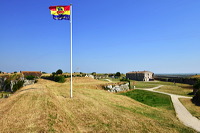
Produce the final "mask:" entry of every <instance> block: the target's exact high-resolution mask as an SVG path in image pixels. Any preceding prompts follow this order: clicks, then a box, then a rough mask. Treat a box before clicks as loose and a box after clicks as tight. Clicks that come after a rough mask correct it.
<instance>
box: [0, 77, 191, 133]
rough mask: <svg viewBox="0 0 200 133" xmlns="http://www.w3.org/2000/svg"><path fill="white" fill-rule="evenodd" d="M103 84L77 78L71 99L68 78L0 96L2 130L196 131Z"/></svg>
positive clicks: (42, 80) (162, 112)
mask: <svg viewBox="0 0 200 133" xmlns="http://www.w3.org/2000/svg"><path fill="white" fill-rule="evenodd" d="M105 83H106V82H104V81H98V80H94V79H90V78H75V79H74V90H73V96H74V97H73V98H72V99H70V98H69V92H70V90H69V81H67V82H65V83H63V84H62V83H56V82H53V81H48V80H44V79H40V80H39V81H38V82H37V83H36V84H34V85H30V86H26V87H24V88H22V89H20V90H19V91H18V92H16V93H15V94H14V95H12V96H11V97H9V98H7V99H2V100H0V129H1V132H3V133H7V132H17V133H18V132H19V133H27V132H63V133H67V132H156V133H157V132H194V131H193V130H192V129H189V128H187V127H185V126H184V125H183V124H181V123H180V122H179V121H178V119H177V118H176V117H175V114H174V112H169V111H167V110H164V109H159V108H154V107H150V106H147V105H144V104H142V103H139V102H137V101H135V100H133V99H130V98H128V97H126V96H122V95H116V94H112V93H109V92H106V91H104V90H102V89H101V85H102V84H105Z"/></svg>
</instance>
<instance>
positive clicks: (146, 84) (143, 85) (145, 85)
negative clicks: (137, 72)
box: [131, 80, 174, 88]
mask: <svg viewBox="0 0 200 133" xmlns="http://www.w3.org/2000/svg"><path fill="white" fill-rule="evenodd" d="M173 84H174V83H172V82H162V81H152V82H144V81H134V80H131V86H135V87H136V88H153V87H156V86H159V85H173Z"/></svg>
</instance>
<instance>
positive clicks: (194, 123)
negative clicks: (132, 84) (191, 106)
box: [143, 85, 200, 132]
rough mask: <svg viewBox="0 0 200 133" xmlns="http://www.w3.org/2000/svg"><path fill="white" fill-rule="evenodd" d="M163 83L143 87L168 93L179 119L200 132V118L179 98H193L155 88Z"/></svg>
mask: <svg viewBox="0 0 200 133" xmlns="http://www.w3.org/2000/svg"><path fill="white" fill-rule="evenodd" d="M162 86H163V85H160V86H158V87H154V88H150V89H143V90H147V91H153V92H157V93H162V94H166V95H170V96H171V99H172V103H173V105H174V109H175V111H176V116H177V117H178V118H179V120H180V121H181V122H182V123H183V124H184V125H186V126H188V127H191V128H193V129H194V130H196V131H197V132H200V120H199V119H197V118H196V117H194V116H192V115H191V114H190V112H189V111H188V110H187V109H186V108H185V107H184V106H183V104H182V103H181V102H180V101H179V100H178V99H179V98H191V97H186V96H180V95H175V94H170V93H165V92H160V91H155V90H154V89H158V88H160V87H162Z"/></svg>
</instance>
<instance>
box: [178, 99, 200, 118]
mask: <svg viewBox="0 0 200 133" xmlns="http://www.w3.org/2000/svg"><path fill="white" fill-rule="evenodd" d="M179 100H180V101H181V103H182V104H183V105H184V106H185V107H186V108H187V110H188V111H189V112H190V113H191V114H192V115H193V116H195V117H197V118H198V119H200V106H196V105H195V104H193V103H192V101H191V99H187V98H180V99H179Z"/></svg>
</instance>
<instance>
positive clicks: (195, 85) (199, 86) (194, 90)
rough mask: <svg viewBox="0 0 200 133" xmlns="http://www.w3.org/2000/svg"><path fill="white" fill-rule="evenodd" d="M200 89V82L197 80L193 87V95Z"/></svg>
mask: <svg viewBox="0 0 200 133" xmlns="http://www.w3.org/2000/svg"><path fill="white" fill-rule="evenodd" d="M199 89H200V80H197V81H196V83H195V84H194V85H193V93H194V94H195V93H196V92H197V91H198V90H199Z"/></svg>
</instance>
